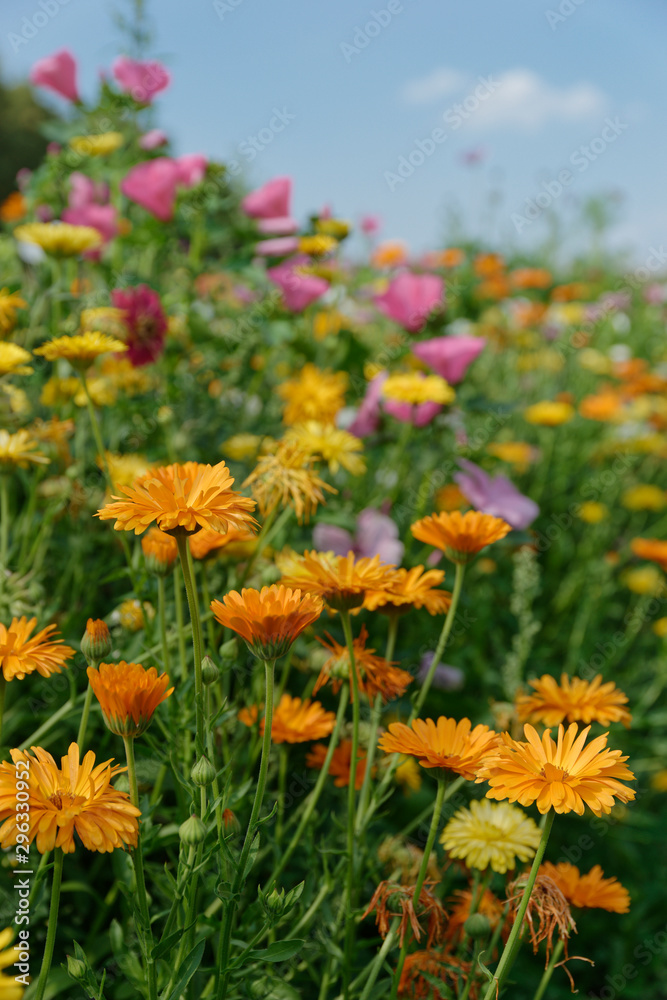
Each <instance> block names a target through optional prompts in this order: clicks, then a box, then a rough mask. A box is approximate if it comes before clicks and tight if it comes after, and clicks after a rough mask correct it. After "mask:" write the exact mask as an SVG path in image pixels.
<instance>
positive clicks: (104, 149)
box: [69, 132, 125, 156]
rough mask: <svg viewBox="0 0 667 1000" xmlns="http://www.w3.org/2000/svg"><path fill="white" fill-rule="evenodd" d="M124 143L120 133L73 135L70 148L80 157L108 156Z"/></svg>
mask: <svg viewBox="0 0 667 1000" xmlns="http://www.w3.org/2000/svg"><path fill="white" fill-rule="evenodd" d="M124 142H125V139H124V138H123V134H122V132H102V134H101V135H75V136H73V137H72V138H71V139H70V141H69V144H70V147H71V148H72V149H73V150H74V152H75V153H79V155H80V156H108V155H109V153H115V151H116V150H117V149H120V147H121V146H122V145H123V143H124Z"/></svg>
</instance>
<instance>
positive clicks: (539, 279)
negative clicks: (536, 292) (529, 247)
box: [510, 267, 553, 289]
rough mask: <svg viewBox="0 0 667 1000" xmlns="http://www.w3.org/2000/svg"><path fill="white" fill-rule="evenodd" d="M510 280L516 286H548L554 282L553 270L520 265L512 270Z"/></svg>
mask: <svg viewBox="0 0 667 1000" xmlns="http://www.w3.org/2000/svg"><path fill="white" fill-rule="evenodd" d="M510 281H511V283H512V285H513V287H514V288H519V289H525V288H548V287H549V285H552V284H553V277H552V276H551V271H547V270H546V268H544V267H519V268H517V269H516V271H510Z"/></svg>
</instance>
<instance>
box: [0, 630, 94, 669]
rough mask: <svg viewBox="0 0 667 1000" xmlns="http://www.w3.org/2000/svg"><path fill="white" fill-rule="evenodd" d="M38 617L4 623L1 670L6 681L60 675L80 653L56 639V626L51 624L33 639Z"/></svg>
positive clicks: (1, 643)
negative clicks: (33, 676) (67, 661)
mask: <svg viewBox="0 0 667 1000" xmlns="http://www.w3.org/2000/svg"><path fill="white" fill-rule="evenodd" d="M36 624H37V619H36V618H31V619H30V620H28V619H27V618H26V617H25V615H24V616H23V617H21V618H13V619H12V621H11V623H10V625H9V626H6V625H3V624H2V622H0V670H1V671H2V674H3V677H4V678H5V680H6V681H13V680H19V681H22V680H23V678H24V677H25V676H26V675H27V674H32V673H38V674H41V676H42V677H50V676H51V674H59V673H60V671H61V670H62V668H63V667H64V666H65V661H66V660H68V659H69V658H70V657H71V656H74V653H75V652H76V650H75V649H72V647H71V646H66V645H65V644H64V643H63V642H62V640H61V639H56V638H55V636H57V635H58V631H57V629H56V626H55V625H47V626H46V628H43V629H41V631H39V632H37V633H36V634H35V635H32V636H31V633H32V631H33V629H34V628H35V625H36Z"/></svg>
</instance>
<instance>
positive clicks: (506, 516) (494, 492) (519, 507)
mask: <svg viewBox="0 0 667 1000" xmlns="http://www.w3.org/2000/svg"><path fill="white" fill-rule="evenodd" d="M459 465H460V466H461V467H462V468H463V472H458V473H457V474H456V475H455V476H454V479H455V480H456V482H457V483H458V484H459V486H460V487H461V489H462V490H463V492H464V493H465V495H466V497H467V498H468V500H469V501H470V503H471V504H472V506H473V507H475V508H476V509H477V510H480V511H481V512H482V513H483V514H493V515H494V516H495V517H502V519H503V520H504V521H507V523H508V524H511V525H512V527H513V528H516V529H517V530H519V531H523V530H524V529H525V528H527V527H528V525H529V524H532V523H533V521H534V520H535V518H536V517H537V515H538V514H539V513H540V508H539V507H538V506H537V504H536V503H535V501H534V500H531V499H530V497H526V496H524V495H523V493H520V492H519V490H518V489H517V488H516V486H515V485H514V483H512V482H510V480H509V479H507V477H506V476H489V475H488V473H486V472H485V471H484V469H480V467H479V465H475V463H474V462H469V461H468V460H467V459H465V458H460V459H459Z"/></svg>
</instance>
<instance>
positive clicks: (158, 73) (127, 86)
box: [112, 56, 171, 104]
mask: <svg viewBox="0 0 667 1000" xmlns="http://www.w3.org/2000/svg"><path fill="white" fill-rule="evenodd" d="M112 72H113V75H114V77H115V78H116V81H117V83H118V85H119V86H120V89H121V90H124V91H125V92H126V93H128V94H131V95H132V97H133V98H134V100H135V101H136V102H137V104H150V102H151V101H152V99H153V98H154V97H155V95H156V94H159V93H160V91H161V90H164V89H165V87H168V86H169V84H170V83H171V77H170V75H169V73H168V71H167V70H166V69H165V67H164V66H163V65H162V63H159V62H141V61H140V60H138V59H130V57H129V56H119V57H118V58H117V59H116V61H115V62H114V64H113V66H112Z"/></svg>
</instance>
